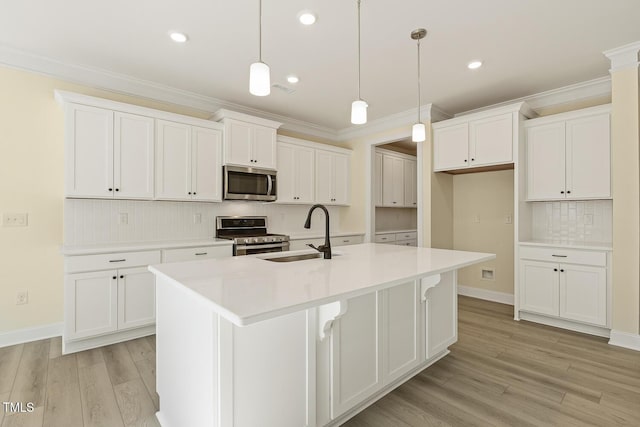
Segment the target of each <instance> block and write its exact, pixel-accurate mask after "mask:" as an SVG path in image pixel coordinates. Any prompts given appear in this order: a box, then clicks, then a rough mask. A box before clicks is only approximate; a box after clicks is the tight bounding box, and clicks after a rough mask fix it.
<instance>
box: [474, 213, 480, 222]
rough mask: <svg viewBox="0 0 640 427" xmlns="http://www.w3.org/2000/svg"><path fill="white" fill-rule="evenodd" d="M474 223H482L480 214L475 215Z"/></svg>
mask: <svg viewBox="0 0 640 427" xmlns="http://www.w3.org/2000/svg"><path fill="white" fill-rule="evenodd" d="M473 222H474V223H475V224H479V223H480V215H479V214H474V215H473Z"/></svg>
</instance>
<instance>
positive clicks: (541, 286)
mask: <svg viewBox="0 0 640 427" xmlns="http://www.w3.org/2000/svg"><path fill="white" fill-rule="evenodd" d="M520 275H521V279H520V285H521V287H520V309H521V310H526V311H531V312H534V313H540V314H548V315H551V316H557V315H558V314H559V307H560V305H559V304H560V302H559V301H560V291H559V289H560V275H559V274H558V264H552V263H548V262H539V261H522V262H521V263H520Z"/></svg>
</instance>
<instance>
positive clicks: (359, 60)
mask: <svg viewBox="0 0 640 427" xmlns="http://www.w3.org/2000/svg"><path fill="white" fill-rule="evenodd" d="M360 62H361V60H360V0H358V99H362V98H361V97H360Z"/></svg>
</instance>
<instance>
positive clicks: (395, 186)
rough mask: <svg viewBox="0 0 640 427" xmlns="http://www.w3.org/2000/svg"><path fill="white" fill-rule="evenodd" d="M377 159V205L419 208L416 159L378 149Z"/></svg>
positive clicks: (375, 191)
mask: <svg viewBox="0 0 640 427" xmlns="http://www.w3.org/2000/svg"><path fill="white" fill-rule="evenodd" d="M375 159H376V162H375V174H374V175H375V177H376V179H375V183H374V187H375V188H374V193H375V194H376V200H375V205H376V206H378V207H392V208H403V207H408V208H415V207H417V205H418V203H417V201H418V200H417V199H418V193H417V185H418V178H417V162H416V158H415V157H414V156H409V155H406V154H401V153H397V152H395V151H388V150H384V149H380V148H378V149H376V153H375ZM378 194H379V196H378Z"/></svg>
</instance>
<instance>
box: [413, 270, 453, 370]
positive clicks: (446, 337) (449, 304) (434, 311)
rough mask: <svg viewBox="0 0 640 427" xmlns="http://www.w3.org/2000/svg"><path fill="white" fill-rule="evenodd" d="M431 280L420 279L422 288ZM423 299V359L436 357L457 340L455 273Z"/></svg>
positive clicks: (430, 290) (441, 280)
mask: <svg viewBox="0 0 640 427" xmlns="http://www.w3.org/2000/svg"><path fill="white" fill-rule="evenodd" d="M431 280H432V278H431V277H427V278H424V279H422V281H423V286H424V285H426V284H427V283H428V282H430V281H431ZM423 297H424V301H423V303H424V318H423V322H424V332H425V341H424V344H425V347H424V348H425V353H424V354H425V359H426V360H429V359H431V358H433V357H435V356H438V355H439V354H441V353H442V352H444V351H446V350H447V348H448V347H449V346H450V345H451V344H453V343H455V342H456V341H457V340H458V289H457V272H456V271H450V272H447V273H444V274H442V275H441V277H440V282H439V283H438V284H437V285H435V286H433V287H430V288H429V289H428V290H427V291H426V293H425V295H424V296H423Z"/></svg>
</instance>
